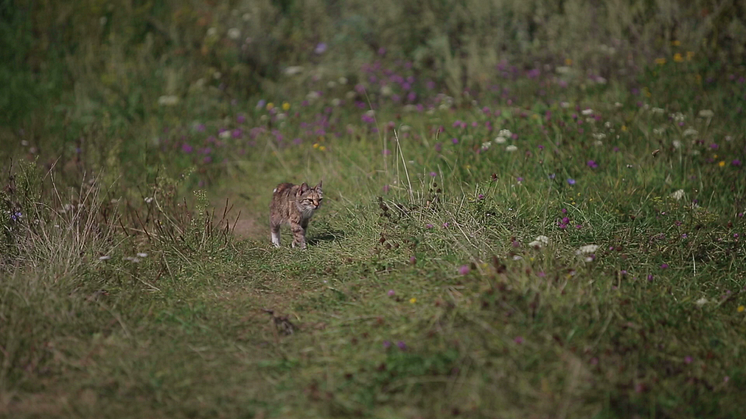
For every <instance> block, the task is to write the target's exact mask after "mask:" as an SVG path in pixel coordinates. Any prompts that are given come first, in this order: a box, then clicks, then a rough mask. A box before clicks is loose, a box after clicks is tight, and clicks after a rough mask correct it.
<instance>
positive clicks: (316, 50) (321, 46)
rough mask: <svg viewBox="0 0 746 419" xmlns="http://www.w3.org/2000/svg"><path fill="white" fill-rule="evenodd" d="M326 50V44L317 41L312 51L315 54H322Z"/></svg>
mask: <svg viewBox="0 0 746 419" xmlns="http://www.w3.org/2000/svg"><path fill="white" fill-rule="evenodd" d="M325 51H326V44H325V43H323V42H319V43H318V44H317V45H316V48H314V50H313V52H314V53H316V54H323V53H324V52H325Z"/></svg>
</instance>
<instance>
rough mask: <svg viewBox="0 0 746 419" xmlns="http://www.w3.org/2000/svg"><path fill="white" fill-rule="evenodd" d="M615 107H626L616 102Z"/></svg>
mask: <svg viewBox="0 0 746 419" xmlns="http://www.w3.org/2000/svg"><path fill="white" fill-rule="evenodd" d="M614 106H616V107H617V108H621V107H622V106H624V105H622V104H621V103H619V102H614Z"/></svg>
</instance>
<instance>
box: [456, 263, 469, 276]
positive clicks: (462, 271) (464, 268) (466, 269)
mask: <svg viewBox="0 0 746 419" xmlns="http://www.w3.org/2000/svg"><path fill="white" fill-rule="evenodd" d="M458 273H460V274H461V275H466V274H468V273H469V265H461V267H460V268H458Z"/></svg>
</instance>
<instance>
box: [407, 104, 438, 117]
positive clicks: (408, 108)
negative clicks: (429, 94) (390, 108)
mask: <svg viewBox="0 0 746 419" xmlns="http://www.w3.org/2000/svg"><path fill="white" fill-rule="evenodd" d="M416 110H417V106H415V105H412V104H411V103H410V104H408V105H404V112H415V111H416ZM428 112H430V113H429V114H428V115H432V109H430V110H428Z"/></svg>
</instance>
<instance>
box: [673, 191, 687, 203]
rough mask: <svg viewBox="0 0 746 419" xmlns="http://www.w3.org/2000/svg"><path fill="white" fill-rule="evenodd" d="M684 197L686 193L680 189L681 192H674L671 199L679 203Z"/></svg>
mask: <svg viewBox="0 0 746 419" xmlns="http://www.w3.org/2000/svg"><path fill="white" fill-rule="evenodd" d="M684 195H685V192H684V190H683V189H679V190H677V191H675V192H673V193H672V194H671V198H673V199H675V200H677V201H679V200H681V198H683V197H684Z"/></svg>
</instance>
